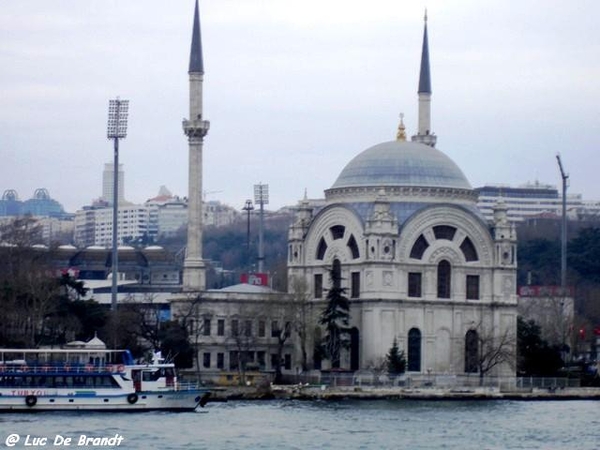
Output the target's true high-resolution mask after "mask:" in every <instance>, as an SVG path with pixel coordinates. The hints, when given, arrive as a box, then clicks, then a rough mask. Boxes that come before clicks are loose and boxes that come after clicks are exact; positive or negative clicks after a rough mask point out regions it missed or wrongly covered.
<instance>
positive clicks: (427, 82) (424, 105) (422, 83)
mask: <svg viewBox="0 0 600 450" xmlns="http://www.w3.org/2000/svg"><path fill="white" fill-rule="evenodd" d="M424 22H425V24H424V29H423V49H422V50H421V71H420V73H419V90H418V94H419V130H418V132H417V134H416V135H415V136H413V137H412V140H413V141H417V142H421V143H423V144H426V145H430V146H432V147H435V143H436V141H437V138H436V136H435V135H434V134H433V133H432V132H431V72H430V70H429V40H428V37H427V10H425V17H424Z"/></svg>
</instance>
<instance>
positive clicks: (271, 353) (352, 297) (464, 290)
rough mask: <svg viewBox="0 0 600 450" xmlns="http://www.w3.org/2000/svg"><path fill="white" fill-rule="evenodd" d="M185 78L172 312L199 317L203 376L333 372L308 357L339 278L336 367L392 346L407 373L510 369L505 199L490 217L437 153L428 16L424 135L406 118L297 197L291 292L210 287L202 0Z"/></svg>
mask: <svg viewBox="0 0 600 450" xmlns="http://www.w3.org/2000/svg"><path fill="white" fill-rule="evenodd" d="M188 73H189V83H190V84H189V86H190V114H189V119H186V120H184V122H183V128H184V133H185V135H186V136H187V138H188V144H189V155H190V158H189V176H190V180H189V192H188V198H189V202H190V205H189V208H188V243H187V249H186V257H185V262H184V268H183V286H182V292H181V293H180V294H178V295H176V296H175V297H174V298H172V300H171V308H172V316H173V317H175V318H182V319H185V320H186V322H187V323H188V324H190V325H189V328H190V333H191V336H193V339H192V341H193V345H194V346H195V347H196V351H197V362H198V366H199V370H200V371H201V372H202V373H203V376H209V375H211V374H213V375H214V376H215V377H220V376H222V375H223V374H224V373H230V374H232V373H233V372H237V371H238V370H239V368H240V367H241V366H242V363H244V364H247V365H250V364H252V365H254V366H255V367H257V368H258V369H259V370H261V371H265V370H266V371H269V370H273V371H276V370H281V372H282V373H284V374H298V373H299V371H300V370H304V369H307V370H310V369H312V368H314V369H319V368H320V369H327V368H330V367H332V366H337V364H332V363H331V361H328V360H326V359H325V358H323V357H322V353H320V352H318V351H315V352H314V353H313V352H312V351H311V348H315V349H317V348H319V346H320V345H319V344H320V342H321V340H320V338H319V336H322V335H323V332H322V330H321V326H320V325H319V324H318V316H319V314H320V312H321V311H322V310H323V308H324V306H325V302H326V297H327V292H328V290H329V288H330V287H331V280H332V279H334V280H341V286H340V287H342V288H344V289H345V293H346V296H347V297H348V298H349V301H350V323H349V327H347V329H345V330H344V332H345V334H347V335H349V339H348V341H349V346H348V348H347V349H344V351H343V354H342V358H341V361H340V364H339V367H340V368H342V369H350V370H361V369H369V368H372V367H375V366H378V365H380V364H381V361H382V360H383V359H384V357H385V355H386V353H387V352H388V351H389V349H390V347H391V346H392V343H393V342H394V340H395V341H396V342H397V343H398V345H399V347H400V348H401V349H402V350H403V351H404V352H405V355H406V357H407V371H408V372H409V373H410V374H414V375H418V374H432V373H433V374H444V373H448V374H465V373H466V374H470V373H477V372H479V373H480V374H483V373H484V372H485V374H486V375H514V371H515V364H514V363H515V360H516V355H515V353H516V352H515V350H514V349H515V346H516V322H517V295H516V269H517V255H516V232H515V229H514V226H513V225H512V224H511V223H510V222H509V221H508V219H507V208H506V205H504V204H502V203H499V204H498V205H496V206H495V208H494V218H493V220H492V221H490V222H488V221H486V220H485V218H484V217H483V215H482V214H481V213H480V212H479V210H478V209H477V205H476V202H477V194H476V192H475V191H474V190H473V189H472V187H471V185H470V184H469V181H468V180H467V178H466V177H465V175H464V174H463V172H462V171H461V170H460V168H459V167H458V166H457V165H456V164H455V163H454V162H453V161H452V160H451V159H450V158H449V157H448V156H447V155H446V154H444V153H443V152H441V151H440V150H438V149H437V148H436V147H435V146H436V141H437V136H436V135H435V133H433V132H432V129H431V99H432V90H431V73H430V67H429V47H428V38H427V21H425V29H424V36H423V47H422V57H421V68H420V79H419V89H418V99H419V102H418V103H419V105H418V106H419V107H418V110H419V120H418V130H417V133H416V134H415V135H414V136H412V139H411V140H410V141H408V140H407V138H406V129H405V127H404V124H403V121H402V120H401V121H400V125H399V128H398V132H397V139H396V140H394V141H391V142H383V143H381V144H377V145H374V146H373V147H370V148H368V149H366V150H364V151H363V152H362V153H360V154H358V155H357V156H356V157H355V158H353V159H352V160H351V161H350V162H349V163H348V164H347V165H346V167H344V168H343V170H342V171H341V173H340V175H339V176H338V178H337V179H336V180H335V182H334V183H333V185H332V186H331V188H329V189H327V190H326V191H325V199H324V201H323V202H318V203H316V204H315V203H314V202H312V203H311V202H309V201H308V200H307V199H306V198H305V199H304V200H303V201H301V202H300V204H299V207H298V209H297V212H296V217H295V219H294V222H293V223H292V224H291V225H290V228H289V235H288V241H289V248H288V261H287V264H288V269H287V270H288V292H287V293H283V292H275V291H273V290H272V289H270V288H268V287H266V286H252V285H249V284H240V285H236V286H230V287H228V288H226V289H220V290H212V289H208V290H207V289H206V284H205V267H206V266H205V262H204V261H203V259H202V229H203V225H204V224H203V218H202V215H201V202H202V196H201V192H202V153H203V143H204V138H205V137H206V135H207V133H208V130H209V122H208V121H207V120H206V119H205V117H204V116H203V108H202V91H203V75H204V64H203V60H202V46H201V37H200V21H199V13H198V2H197V1H196V7H195V12H194V24H193V33H192V47H191V54H190V65H189V71H188ZM331 274H333V275H334V276H333V277H331V276H330V275H331ZM336 284H337V282H336ZM299 299H300V302H301V303H302V305H307V304H308V308H302V311H305V312H306V311H308V313H307V314H306V317H305V319H306V320H305V324H304V325H305V326H304V329H303V332H302V336H300V334H301V333H300V332H298V327H297V325H298V324H293V323H292V322H293V321H298V314H296V313H295V312H294V313H293V314H289V312H290V308H289V307H288V306H290V305H292V306H294V307H297V306H298V305H294V302H298V300H299ZM292 309H293V308H292ZM295 325H296V326H295ZM346 332H347V333H346ZM288 336H289V337H290V339H287V337H288ZM300 341H302V342H300ZM490 355H492V356H490ZM200 362H201V364H200ZM336 363H337V361H336ZM227 371H229V372H227ZM232 376H233V375H232Z"/></svg>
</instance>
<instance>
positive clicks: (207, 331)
mask: <svg viewBox="0 0 600 450" xmlns="http://www.w3.org/2000/svg"><path fill="white" fill-rule="evenodd" d="M202 335H203V336H210V319H204V322H203V324H202Z"/></svg>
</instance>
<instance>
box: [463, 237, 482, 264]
mask: <svg viewBox="0 0 600 450" xmlns="http://www.w3.org/2000/svg"><path fill="white" fill-rule="evenodd" d="M460 249H461V250H462V252H463V255H465V260H466V261H467V262H470V261H477V260H478V259H479V258H478V257H477V250H475V246H474V245H473V242H472V241H471V239H469V237H468V236H467V237H466V238H465V240H464V241H463V242H462V244H460Z"/></svg>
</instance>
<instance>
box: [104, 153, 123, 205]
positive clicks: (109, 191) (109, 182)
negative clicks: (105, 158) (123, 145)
mask: <svg viewBox="0 0 600 450" xmlns="http://www.w3.org/2000/svg"><path fill="white" fill-rule="evenodd" d="M114 167H115V165H114V163H106V164H104V171H103V172H102V200H104V201H105V202H107V203H108V204H109V205H112V203H113V196H114V182H115V181H114V180H115V170H114ZM118 182H119V204H121V203H123V202H124V201H125V188H124V186H125V172H124V171H123V164H119V180H118Z"/></svg>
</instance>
